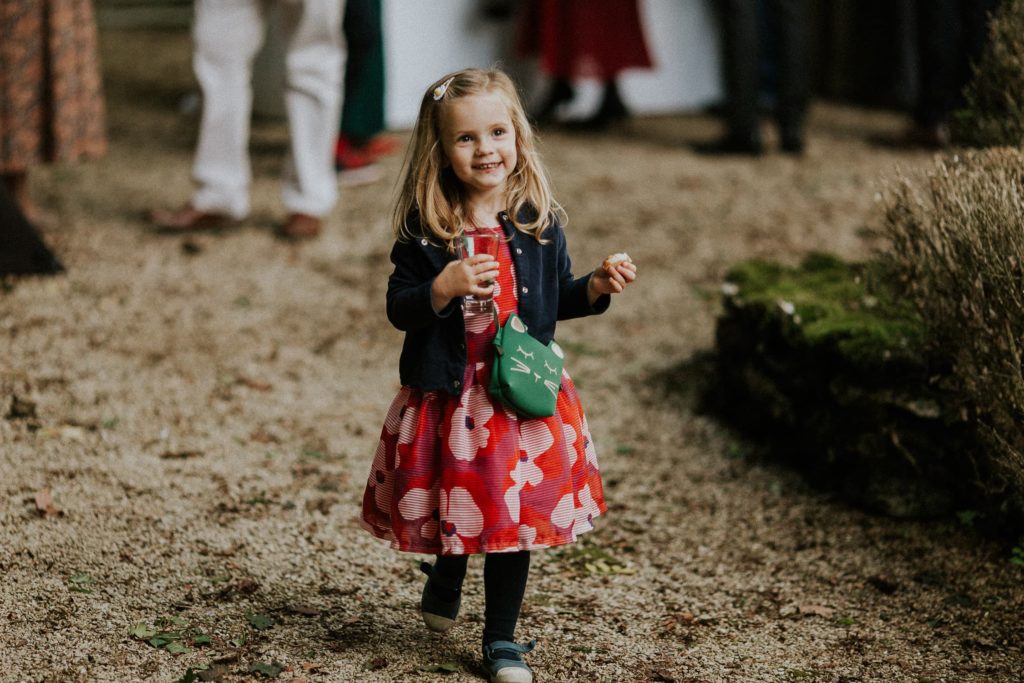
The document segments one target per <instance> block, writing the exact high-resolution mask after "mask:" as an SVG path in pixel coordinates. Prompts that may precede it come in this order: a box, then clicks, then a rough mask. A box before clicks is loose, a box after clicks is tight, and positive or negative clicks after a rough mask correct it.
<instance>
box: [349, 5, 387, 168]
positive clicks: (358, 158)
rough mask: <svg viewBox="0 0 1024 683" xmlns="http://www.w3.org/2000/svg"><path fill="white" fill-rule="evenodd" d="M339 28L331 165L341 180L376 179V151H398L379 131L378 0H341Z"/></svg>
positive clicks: (381, 99) (381, 122)
mask: <svg viewBox="0 0 1024 683" xmlns="http://www.w3.org/2000/svg"><path fill="white" fill-rule="evenodd" d="M342 32H343V33H344V36H345V43H346V47H347V50H348V59H347V61H346V63H345V86H344V93H345V94H344V96H343V97H342V108H341V127H340V129H339V131H338V142H337V144H336V146H335V149H334V168H335V170H337V171H338V182H339V183H340V184H341V185H342V186H352V185H362V184H366V183H372V182H376V181H377V180H380V178H382V177H383V171H381V169H380V167H379V166H378V165H377V164H376V161H377V159H378V158H379V157H381V156H385V155H387V154H394V153H395V152H397V151H398V142H397V141H396V140H395V139H394V138H391V137H390V136H387V135H383V134H382V133H383V131H384V36H383V31H382V28H381V0H346V2H345V19H344V21H343V22H342Z"/></svg>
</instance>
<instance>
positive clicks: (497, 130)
mask: <svg viewBox="0 0 1024 683" xmlns="http://www.w3.org/2000/svg"><path fill="white" fill-rule="evenodd" d="M504 134H505V129H504V128H495V129H494V137H501V136H502V135H504Z"/></svg>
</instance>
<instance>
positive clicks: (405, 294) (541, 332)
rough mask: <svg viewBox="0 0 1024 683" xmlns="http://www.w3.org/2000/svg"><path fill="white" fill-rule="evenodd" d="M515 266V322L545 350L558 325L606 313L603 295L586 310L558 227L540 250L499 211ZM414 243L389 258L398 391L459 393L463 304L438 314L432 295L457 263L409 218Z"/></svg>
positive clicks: (583, 286)
mask: <svg viewBox="0 0 1024 683" xmlns="http://www.w3.org/2000/svg"><path fill="white" fill-rule="evenodd" d="M498 220H499V221H500V223H501V227H502V229H503V230H504V231H505V235H506V236H507V237H508V238H509V239H510V240H511V241H510V244H509V249H510V251H511V253H512V261H513V262H514V264H515V269H516V280H517V284H518V286H519V317H520V318H522V319H523V322H525V323H526V326H527V327H528V328H529V331H530V334H531V335H533V336H534V337H535V338H537V339H538V340H540V341H541V342H542V343H544V344H547V343H548V342H549V341H551V340H552V339H553V338H554V336H555V322H556V321H558V320H568V319H570V318H580V317H583V316H587V315H593V314H596V313H604V312H605V311H606V310H607V309H608V306H609V305H610V303H611V297H610V296H609V295H607V294H604V295H602V296H600V297H598V299H597V301H595V302H594V305H593V306H591V305H590V303H589V301H588V300H587V283H588V282H589V280H590V274H589V273H588V274H587V275H585V276H583V277H580V278H574V277H573V274H572V263H571V261H570V259H569V253H568V251H567V250H566V246H565V234H564V232H563V230H562V227H561V225H559V224H558V223H557V221H553V223H552V225H551V226H549V227H548V228H547V229H545V231H544V234H543V237H544V239H545V240H547V243H546V244H541V243H540V242H538V241H537V240H536V239H534V238H533V236H532V235H529V234H526V233H523V232H520V231H519V230H516V229H515V226H513V225H512V221H511V220H510V219H509V216H508V214H507V213H505V212H504V211H503V212H501V213H500V214H498ZM408 224H409V226H410V227H412V228H413V230H412V231H411V232H412V233H413V235H414V238H413V239H399V240H398V241H397V242H396V243H395V246H394V248H393V249H392V250H391V262H392V263H393V264H394V265H395V269H394V271H393V272H392V273H391V277H390V278H388V293H387V311H388V320H390V321H391V324H392V325H394V326H395V327H397V328H398V329H400V330H402V331H403V332H405V343H404V344H403V346H402V356H401V359H400V360H399V363H398V368H399V375H400V377H401V381H402V384H403V385H405V386H411V387H416V388H418V389H422V390H424V391H435V390H443V391H447V392H449V393H451V394H456V395H458V394H459V393H461V388H462V378H463V375H464V372H465V369H466V326H465V321H464V320H463V317H462V306H461V303H462V299H461V298H460V297H456V298H454V299H452V301H451V303H449V304H448V306H446V307H445V309H444V310H443V311H441V312H440V313H436V312H435V311H434V307H433V305H432V304H431V296H430V287H431V285H432V284H433V282H434V278H436V277H437V276H438V275H439V274H440V272H441V270H443V269H444V267H445V265H447V263H448V262H449V261H454V260H455V259H456V258H458V257H457V256H456V255H455V254H452V253H449V252H448V250H447V249H446V248H445V246H444V245H443V244H441V243H439V242H436V241H435V240H432V239H431V238H430V237H428V236H427V235H425V234H424V233H423V231H422V229H421V228H419V227H418V220H417V219H416V217H415V215H412V216H410V217H409V222H408Z"/></svg>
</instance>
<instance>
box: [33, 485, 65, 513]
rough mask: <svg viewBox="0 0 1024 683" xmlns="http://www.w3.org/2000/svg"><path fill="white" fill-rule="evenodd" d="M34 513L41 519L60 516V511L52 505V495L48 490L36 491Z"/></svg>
mask: <svg viewBox="0 0 1024 683" xmlns="http://www.w3.org/2000/svg"><path fill="white" fill-rule="evenodd" d="M36 512H38V513H39V514H40V515H42V516H43V517H56V516H57V515H59V514H60V510H59V509H58V508H57V506H56V505H54V503H53V494H52V493H50V489H49V488H43V489H39V490H38V491H36Z"/></svg>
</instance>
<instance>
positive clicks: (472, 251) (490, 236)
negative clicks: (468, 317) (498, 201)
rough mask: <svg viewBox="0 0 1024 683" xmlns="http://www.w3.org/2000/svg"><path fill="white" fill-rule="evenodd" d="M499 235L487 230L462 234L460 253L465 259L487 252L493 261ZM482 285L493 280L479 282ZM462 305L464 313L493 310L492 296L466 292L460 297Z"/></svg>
mask: <svg viewBox="0 0 1024 683" xmlns="http://www.w3.org/2000/svg"><path fill="white" fill-rule="evenodd" d="M499 239H501V238H500V236H499V235H497V234H495V233H489V232H480V233H477V232H470V233H466V234H464V235H463V236H462V242H461V244H460V253H461V255H462V258H464V259H466V258H469V257H470V256H476V255H477V254H489V255H490V256H491V258H493V259H494V260H495V261H497V260H498V240H499ZM481 284H483V285H484V286H490V285H492V284H494V282H493V281H490V282H483V283H481ZM462 307H463V310H464V311H465V312H466V313H491V312H493V311H494V300H493V297H487V298H486V299H483V298H479V297H475V296H473V295H472V294H467V295H466V296H464V297H462Z"/></svg>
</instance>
